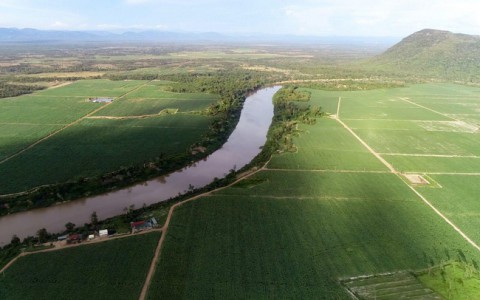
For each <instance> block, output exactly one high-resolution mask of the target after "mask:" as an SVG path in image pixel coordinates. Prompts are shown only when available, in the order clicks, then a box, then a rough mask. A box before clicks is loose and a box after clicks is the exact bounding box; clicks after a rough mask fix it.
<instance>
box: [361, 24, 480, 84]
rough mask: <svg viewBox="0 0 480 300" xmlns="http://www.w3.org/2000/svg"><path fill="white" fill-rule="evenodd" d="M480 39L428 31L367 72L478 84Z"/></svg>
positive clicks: (391, 51)
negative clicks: (385, 70)
mask: <svg viewBox="0 0 480 300" xmlns="http://www.w3.org/2000/svg"><path fill="white" fill-rule="evenodd" d="M479 52H480V37H478V36H471V35H466V34H455V33H451V32H448V31H440V30H432V29H425V30H421V31H419V32H416V33H414V34H412V35H410V36H408V37H406V38H405V39H403V40H402V41H401V42H400V43H398V44H397V45H395V46H393V47H392V48H390V49H388V50H387V51H386V52H385V53H383V54H382V55H380V56H378V57H376V58H374V59H372V60H370V61H369V62H368V65H369V66H366V67H367V68H368V67H370V68H379V69H380V68H382V69H387V70H403V72H406V73H409V74H411V75H412V76H415V75H416V76H417V77H421V76H432V77H437V78H448V79H454V80H464V81H478V80H479V75H478V74H480V58H479V56H478V55H477V53H479Z"/></svg>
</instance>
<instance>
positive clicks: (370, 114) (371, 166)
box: [148, 85, 480, 299]
mask: <svg viewBox="0 0 480 300" xmlns="http://www.w3.org/2000/svg"><path fill="white" fill-rule="evenodd" d="M477 91H478V89H472V88H466V87H461V86H455V85H448V86H444V85H416V86H412V87H409V88H401V89H392V90H379V91H367V92H324V91H318V92H315V91H312V103H310V104H313V103H314V102H315V103H316V104H320V105H319V106H322V105H321V104H322V103H325V104H326V105H325V107H327V111H328V112H330V113H331V114H336V105H337V104H338V102H335V101H334V99H335V98H337V99H338V98H340V97H341V99H342V100H341V105H340V114H339V115H338V117H339V118H340V119H341V120H343V121H344V122H345V123H346V124H347V126H350V127H351V128H352V130H353V132H354V133H355V134H357V135H358V136H359V139H362V140H363V141H364V142H365V144H366V146H370V147H371V148H373V149H369V150H368V151H367V147H366V146H365V145H362V144H361V143H360V141H359V140H358V139H356V138H354V137H353V134H352V133H351V132H349V131H348V130H347V128H344V127H342V126H340V122H338V121H337V120H335V119H328V120H327V119H324V120H319V121H318V122H317V124H316V125H314V126H306V125H302V126H300V127H299V130H300V135H299V137H295V138H294V144H295V145H296V147H297V152H296V153H284V154H280V155H274V157H273V158H272V160H271V161H270V163H269V164H268V165H267V168H266V169H264V170H261V171H260V172H258V173H256V174H254V175H253V176H251V177H249V178H248V179H244V180H243V181H241V182H239V183H237V184H235V185H233V186H231V187H229V188H227V189H224V190H221V191H219V192H216V193H214V194H213V195H210V196H207V197H203V198H201V199H199V200H196V201H193V202H189V203H186V204H184V205H183V206H180V207H179V208H177V210H175V213H174V215H173V219H172V223H171V224H170V227H169V229H168V231H167V233H166V239H165V244H164V248H163V252H162V256H161V259H160V261H159V264H158V266H157V271H156V273H155V277H154V280H153V283H152V286H151V289H150V291H149V294H148V296H149V298H150V299H157V298H191V297H193V296H194V295H195V296H198V297H201V298H222V299H223V298H227V299H228V298H300V299H321V298H325V299H348V295H347V292H346V290H345V289H344V288H343V287H342V286H341V284H340V281H341V279H342V278H351V277H355V276H364V275H374V274H379V273H384V272H398V271H404V270H419V269H424V268H426V267H428V266H431V265H434V264H439V263H441V262H444V261H446V260H449V259H452V258H453V259H455V258H458V257H465V258H466V259H467V260H468V261H469V262H472V263H473V264H478V262H479V259H480V253H479V252H478V250H477V249H476V248H474V247H472V244H471V243H469V242H467V240H466V239H464V238H463V237H462V236H461V235H460V234H458V232H457V231H455V230H453V228H452V227H451V225H449V224H448V223H447V222H445V220H444V219H442V218H441V217H440V216H439V215H438V214H437V213H436V212H435V211H434V210H432V209H431V208H430V207H429V206H427V205H425V203H424V202H423V201H422V200H421V199H420V197H419V196H418V195H417V194H415V193H414V191H418V192H420V193H421V194H422V195H424V196H425V197H426V198H427V199H428V200H430V202H431V203H432V204H433V205H434V206H435V207H437V208H438V209H439V210H440V212H443V213H444V214H445V215H446V217H447V218H449V219H450V220H451V221H453V223H454V224H456V225H457V226H458V227H459V228H460V229H459V230H462V231H463V232H464V233H466V234H467V235H468V236H470V237H471V238H472V239H474V240H475V241H477V243H478V242H480V236H479V235H478V234H477V233H476V232H475V230H476V229H478V227H479V225H480V223H478V222H477V221H478V215H480V208H479V207H478V201H476V200H478V199H477V196H476V195H478V194H479V193H480V191H478V189H477V188H476V187H478V186H480V183H479V182H477V181H478V180H479V179H478V178H480V177H478V176H476V175H475V173H474V172H475V171H476V170H477V166H478V164H477V163H476V161H477V160H478V158H476V156H477V155H478V153H479V152H478V151H479V149H480V144H479V143H478V137H477V133H476V132H475V131H474V130H466V129H465V128H467V127H468V128H470V127H469V123H468V121H465V120H453V119H451V118H450V117H449V116H447V115H445V114H444V113H443V112H439V111H436V110H435V109H433V108H429V107H427V106H428V103H429V102H430V101H435V98H437V97H440V98H441V99H443V100H441V101H440V102H441V103H447V104H448V101H447V100H445V99H444V98H452V99H454V100H461V99H462V97H467V98H468V102H469V103H471V104H472V103H475V102H477V103H480V94H478V92H477ZM313 95H314V96H313ZM427 96H428V97H430V98H431V99H429V100H428V101H425V102H424V103H423V104H421V105H420V106H419V105H416V104H415V103H410V102H409V101H415V99H416V98H420V97H423V98H422V99H426V98H425V97H427ZM460 96H461V97H460ZM404 98H408V99H409V100H408V101H405V100H403V99H404ZM322 101H323V102H322ZM334 103H335V104H334ZM423 106H425V107H423ZM337 107H338V106H337ZM471 107H475V106H474V105H471ZM436 108H439V109H442V111H443V110H444V108H441V107H436ZM474 113H475V112H472V114H474ZM457 121H460V122H462V121H463V122H465V123H467V125H466V126H461V127H462V128H463V129H462V128H461V130H456V125H458V124H460V123H455V124H453V125H455V126H452V123H451V122H457ZM452 128H454V129H455V130H452ZM374 153H375V154H377V155H379V156H381V157H383V158H384V159H385V160H386V161H387V162H389V163H393V168H394V170H392V171H393V173H391V172H390V170H388V169H387V168H385V166H384V165H382V164H380V163H379V160H377V159H376V158H375V156H374ZM447 156H452V157H447ZM395 168H398V169H395ZM419 169H422V170H423V171H425V174H424V175H423V177H425V178H426V179H427V180H429V182H430V184H423V185H413V184H411V183H408V182H407V181H406V179H405V178H404V177H403V176H400V174H397V172H396V171H409V170H411V171H419ZM434 171H440V172H447V171H448V172H452V173H454V172H462V171H464V172H471V173H472V174H471V175H470V176H459V175H455V174H450V173H449V174H448V175H447V174H444V175H442V174H440V173H438V174H437V173H435V172H434ZM477 172H478V173H480V170H479V171H477ZM422 174H423V172H422ZM408 185H411V188H412V189H413V190H412V189H410V188H409V187H408ZM387 285H388V286H390V283H387ZM417 288H419V289H421V290H422V292H424V293H425V295H427V294H428V295H431V294H432V293H431V292H430V291H428V290H426V289H424V287H423V286H421V284H419V283H418V281H415V283H414V284H413V285H411V286H409V287H407V288H406V292H407V293H416V290H417ZM433 297H434V298H436V296H433Z"/></svg>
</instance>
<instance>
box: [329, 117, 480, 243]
mask: <svg viewBox="0 0 480 300" xmlns="http://www.w3.org/2000/svg"><path fill="white" fill-rule="evenodd" d="M333 119H335V120H337V121H338V122H339V123H340V124H342V125H343V127H345V129H347V130H348V131H349V132H350V133H351V134H352V135H353V136H354V137H355V138H356V139H357V140H358V141H360V143H362V145H364V146H365V147H366V148H367V149H368V150H369V151H370V152H371V153H372V154H373V155H375V157H377V158H378V159H379V160H380V161H381V162H382V163H383V164H384V165H385V166H386V167H387V168H389V169H390V171H391V172H392V173H393V174H395V175H397V176H398V178H399V179H400V180H401V181H402V182H403V183H404V184H406V185H407V186H408V187H409V188H410V189H411V190H412V191H413V192H414V193H415V194H416V195H417V196H418V197H419V198H420V199H421V200H422V201H423V202H424V203H425V204H426V205H427V206H429V207H430V208H431V209H432V210H433V211H434V212H435V213H436V214H437V215H438V216H440V217H441V218H442V219H443V220H444V221H445V222H447V224H448V225H450V226H451V227H452V228H453V229H454V230H455V231H456V232H457V233H459V234H460V236H461V237H463V239H464V240H465V241H467V242H468V243H469V244H470V245H471V246H473V247H474V248H475V249H477V250H478V251H480V246H478V245H477V244H476V243H475V242H474V241H473V240H472V239H470V238H469V237H468V236H467V235H466V234H465V233H464V232H463V231H462V230H461V229H460V228H458V227H457V226H456V225H455V224H454V223H453V222H452V221H450V220H449V219H448V218H447V217H446V216H445V215H444V214H443V213H442V212H440V211H439V210H438V209H437V208H436V207H435V206H433V204H431V203H430V202H429V201H428V200H427V199H426V198H425V197H424V196H423V195H422V194H420V193H419V192H418V191H417V190H416V189H415V188H414V187H412V186H411V185H410V184H409V183H408V182H406V181H405V180H403V178H402V175H401V174H400V173H399V172H398V171H397V170H395V168H394V167H393V166H392V165H391V164H390V163H388V162H387V161H386V160H385V159H383V157H381V156H380V155H379V154H378V153H377V152H375V150H373V149H372V148H371V147H370V146H369V145H368V144H367V143H366V142H365V141H363V140H362V139H361V138H360V137H359V136H358V135H357V134H356V133H355V132H354V131H353V130H352V129H351V128H350V127H348V126H347V125H346V124H345V123H343V122H342V120H340V119H339V118H336V117H333ZM427 174H428V173H427Z"/></svg>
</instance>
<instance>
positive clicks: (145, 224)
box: [130, 221, 153, 233]
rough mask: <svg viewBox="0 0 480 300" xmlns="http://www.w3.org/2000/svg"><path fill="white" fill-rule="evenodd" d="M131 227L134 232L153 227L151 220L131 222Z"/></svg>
mask: <svg viewBox="0 0 480 300" xmlns="http://www.w3.org/2000/svg"><path fill="white" fill-rule="evenodd" d="M130 227H131V228H132V233H135V232H139V231H143V230H147V229H151V228H152V227H153V225H152V223H151V222H150V221H138V222H131V223H130Z"/></svg>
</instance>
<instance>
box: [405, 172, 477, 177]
mask: <svg viewBox="0 0 480 300" xmlns="http://www.w3.org/2000/svg"><path fill="white" fill-rule="evenodd" d="M419 173H423V174H427V175H457V176H480V173H461V172H428V171H427V172H425V171H419V172H414V171H408V172H404V174H419Z"/></svg>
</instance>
